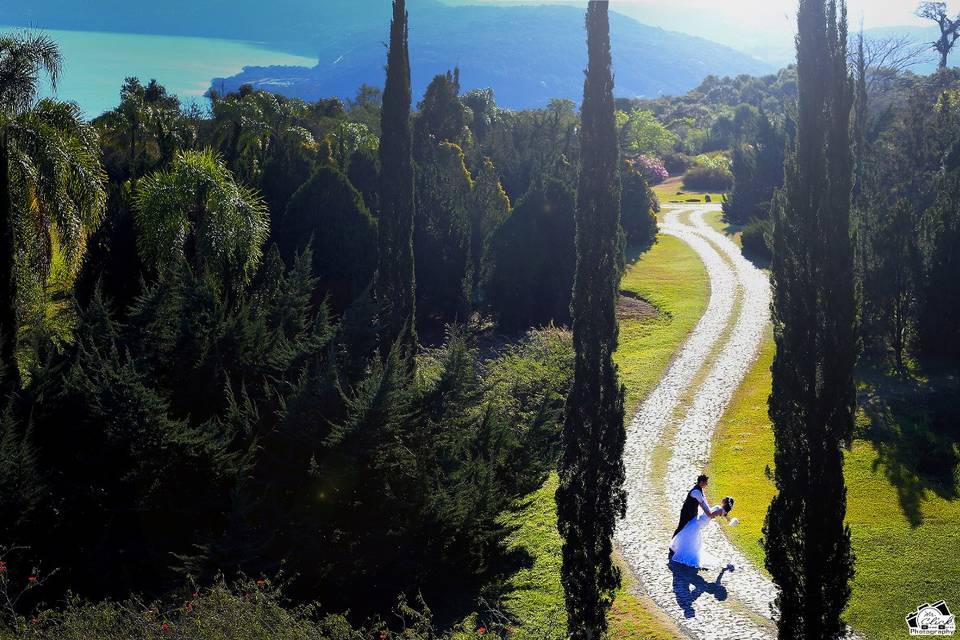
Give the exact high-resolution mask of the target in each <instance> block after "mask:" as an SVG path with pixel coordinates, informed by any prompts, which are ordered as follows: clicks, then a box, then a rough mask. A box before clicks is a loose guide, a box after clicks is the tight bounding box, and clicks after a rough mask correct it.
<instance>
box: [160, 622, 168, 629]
mask: <svg viewBox="0 0 960 640" xmlns="http://www.w3.org/2000/svg"><path fill="white" fill-rule="evenodd" d="M160 631H170V625H168V624H167V623H166V622H164V623H163V624H162V625H160Z"/></svg>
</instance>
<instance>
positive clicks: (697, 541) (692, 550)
mask: <svg viewBox="0 0 960 640" xmlns="http://www.w3.org/2000/svg"><path fill="white" fill-rule="evenodd" d="M732 510H733V498H730V497H727V498H724V499H723V502H722V503H721V504H718V505H717V506H715V507H714V508H713V509H711V510H710V515H707V514H705V513H701V514H700V515H698V516H697V517H696V518H694V519H693V520H691V521H690V522H688V523H687V525H686V526H685V527H684V528H683V529H681V530H680V533H678V534H677V535H675V536H674V537H673V540H672V541H671V542H670V550H671V551H673V557H672V558H671V560H672V561H673V562H676V563H679V564H682V565H686V566H688V567H694V568H696V569H721V568H723V567H724V566H726V565H725V564H724V563H721V562H720V560H719V559H717V558H715V557H714V556H712V555H710V554H709V553H707V551H706V550H705V549H704V548H703V532H704V530H705V529H706V527H707V524H709V523H710V521H711V520H713V519H714V518H724V519H725V520H726V521H727V523H728V524H730V525H731V526H732V525H735V524H737V523H738V521H737V520H736V518H734V519H732V520H731V519H730V512H731V511H732Z"/></svg>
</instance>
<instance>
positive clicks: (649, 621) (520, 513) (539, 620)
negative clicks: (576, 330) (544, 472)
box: [503, 236, 709, 640]
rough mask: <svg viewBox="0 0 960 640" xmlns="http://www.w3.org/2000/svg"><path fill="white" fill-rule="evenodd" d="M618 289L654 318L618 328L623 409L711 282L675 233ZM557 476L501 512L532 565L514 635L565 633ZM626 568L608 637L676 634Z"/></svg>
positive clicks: (519, 580) (650, 382) (659, 371)
mask: <svg viewBox="0 0 960 640" xmlns="http://www.w3.org/2000/svg"><path fill="white" fill-rule="evenodd" d="M622 287H623V289H624V290H625V291H629V292H631V293H634V294H636V295H638V296H641V297H642V298H643V299H645V300H647V301H648V302H650V303H652V304H653V305H654V306H655V307H656V308H657V309H658V310H659V314H658V315H657V316H656V317H652V318H647V319H644V320H627V321H624V322H622V323H621V327H620V350H619V351H618V353H617V357H616V360H617V364H618V365H619V367H620V376H621V379H622V381H623V382H624V384H625V385H626V386H627V412H628V415H630V414H632V413H633V411H635V410H636V408H637V406H638V405H639V403H640V401H641V400H642V399H643V397H644V396H645V395H646V394H647V393H649V392H650V391H651V390H652V389H653V387H654V385H656V383H657V382H658V381H659V380H660V378H661V376H662V375H663V372H664V371H665V370H666V368H667V367H668V366H669V364H670V361H671V360H672V358H673V355H674V353H675V352H676V350H677V349H678V348H679V347H680V346H681V345H682V344H683V341H684V340H685V338H686V337H687V335H688V334H689V333H690V331H692V330H693V328H694V327H695V326H696V323H697V321H698V320H699V319H700V316H701V315H703V311H704V309H705V308H706V305H707V299H708V297H709V281H708V278H707V273H706V270H705V268H704V266H703V264H702V263H701V262H700V259H699V258H698V257H697V255H696V253H694V252H693V250H692V249H690V248H689V247H688V246H687V245H686V244H684V243H683V242H682V241H680V240H677V239H676V238H673V237H669V236H661V237H660V240H659V242H658V243H657V244H656V245H655V246H654V247H653V249H651V250H650V251H649V252H647V253H646V254H644V255H643V256H642V257H641V258H640V259H639V260H638V261H637V262H636V263H634V264H633V265H631V267H630V268H629V269H628V271H627V273H626V275H625V277H624V280H623V285H622ZM556 483H557V478H556V475H553V476H551V477H550V479H549V480H548V481H547V483H546V484H545V485H544V486H543V488H541V489H540V490H539V491H537V492H535V493H533V494H531V495H529V496H527V497H526V498H525V499H523V500H522V501H521V502H520V504H518V505H517V506H518V508H517V510H516V511H514V512H511V513H507V514H504V516H503V518H504V521H505V522H506V523H507V524H509V525H511V526H512V527H515V531H514V533H513V535H512V536H511V538H510V540H509V546H510V548H511V549H512V550H514V551H519V552H522V553H526V554H528V555H529V557H530V560H531V564H530V566H529V567H527V568H524V569H521V570H520V571H519V572H517V573H516V574H514V575H513V576H512V577H511V578H510V580H509V584H508V591H509V594H508V595H507V596H506V598H505V600H504V606H505V609H506V610H507V611H508V612H509V613H510V614H511V615H513V616H516V618H517V619H518V620H520V621H521V623H522V625H523V629H522V630H520V631H519V632H518V635H517V636H516V637H517V638H518V639H519V640H523V639H527V640H534V639H535V640H548V639H549V640H553V639H557V640H559V639H561V638H563V637H564V631H565V630H564V624H565V620H566V617H565V613H564V608H563V590H562V589H561V586H560V564H561V559H560V549H561V541H560V535H559V533H558V532H557V528H556V523H557V514H556V504H555V502H554V493H555V491H556V486H557V485H556ZM629 590H630V576H629V573H628V572H624V589H623V590H621V592H620V594H619V595H618V596H617V600H616V602H615V603H614V606H613V609H612V611H611V614H610V637H611V638H617V639H618V640H667V639H669V638H676V637H678V633H677V631H676V629H675V628H674V627H673V626H672V625H671V623H670V622H669V621H668V620H666V619H665V618H662V617H660V616H659V615H657V614H654V613H651V611H652V610H653V608H652V607H648V606H647V604H646V603H645V602H644V601H643V600H641V599H638V598H637V597H634V596H633V595H631V594H630V593H629Z"/></svg>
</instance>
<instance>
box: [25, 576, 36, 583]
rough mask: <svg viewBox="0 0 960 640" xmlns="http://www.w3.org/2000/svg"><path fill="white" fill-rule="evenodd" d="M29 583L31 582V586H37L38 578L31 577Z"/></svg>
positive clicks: (28, 579)
mask: <svg viewBox="0 0 960 640" xmlns="http://www.w3.org/2000/svg"><path fill="white" fill-rule="evenodd" d="M27 582H29V583H30V584H37V576H30V577H29V578H27Z"/></svg>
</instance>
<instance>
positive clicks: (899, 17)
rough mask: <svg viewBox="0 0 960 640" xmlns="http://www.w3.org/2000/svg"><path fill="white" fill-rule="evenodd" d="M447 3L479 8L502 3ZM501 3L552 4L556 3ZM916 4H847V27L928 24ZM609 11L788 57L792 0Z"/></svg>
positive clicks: (648, 0) (876, 0) (725, 0)
mask: <svg viewBox="0 0 960 640" xmlns="http://www.w3.org/2000/svg"><path fill="white" fill-rule="evenodd" d="M447 1H448V2H450V1H451V0H447ZM452 1H453V2H456V3H458V4H481V3H498V2H504V1H505V0H452ZM506 1H508V2H510V3H511V4H557V3H558V0H506ZM574 3H575V4H585V3H584V2H574ZM918 4H919V2H918V1H917V0H848V15H849V19H850V29H851V31H858V30H859V28H860V25H861V23H862V24H863V27H864V28H865V29H872V28H877V27H901V26H904V27H906V26H910V27H923V26H930V25H933V23H932V22H929V21H924V20H922V19H920V18H918V17H916V16H915V15H914V11H915V10H916V8H917V6H918ZM947 4H948V6H949V7H950V8H951V9H952V10H954V11H957V10H958V9H960V0H952V1H951V2H948V3H947ZM610 7H611V9H612V10H614V11H619V12H621V13H625V14H627V15H629V16H631V17H634V18H636V19H637V20H639V21H641V22H643V23H645V24H649V25H653V26H657V27H662V28H664V29H669V30H671V31H680V32H683V33H692V34H696V35H699V36H702V37H705V38H709V39H710V40H715V41H717V42H721V43H723V44H726V45H730V46H732V47H735V48H737V49H739V50H741V51H744V52H746V53H750V54H752V55H754V56H756V57H758V58H760V59H762V60H765V61H767V62H771V63H773V64H783V63H785V62H787V61H789V60H790V59H791V58H792V57H793V53H794V51H793V37H792V34H793V33H794V26H795V22H796V7H797V2H796V0H611V2H610Z"/></svg>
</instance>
